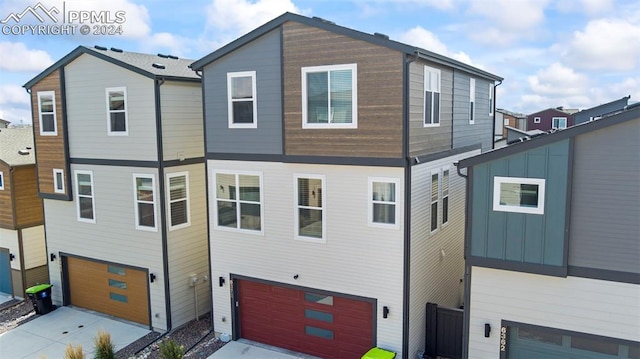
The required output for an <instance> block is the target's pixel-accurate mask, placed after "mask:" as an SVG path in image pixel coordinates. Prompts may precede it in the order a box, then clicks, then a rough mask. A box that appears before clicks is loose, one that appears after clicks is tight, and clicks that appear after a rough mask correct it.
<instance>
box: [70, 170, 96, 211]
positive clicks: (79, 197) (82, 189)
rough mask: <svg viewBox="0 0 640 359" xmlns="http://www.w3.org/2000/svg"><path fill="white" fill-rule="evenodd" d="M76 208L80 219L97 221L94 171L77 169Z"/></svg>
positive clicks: (75, 172)
mask: <svg viewBox="0 0 640 359" xmlns="http://www.w3.org/2000/svg"><path fill="white" fill-rule="evenodd" d="M74 174H75V178H76V209H77V211H78V221H80V222H87V223H96V208H95V198H94V191H93V171H84V170H76V171H74Z"/></svg>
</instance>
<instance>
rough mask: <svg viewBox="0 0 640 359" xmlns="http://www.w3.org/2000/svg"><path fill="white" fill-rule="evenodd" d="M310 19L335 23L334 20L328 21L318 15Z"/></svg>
mask: <svg viewBox="0 0 640 359" xmlns="http://www.w3.org/2000/svg"><path fill="white" fill-rule="evenodd" d="M312 19H314V20H318V21H322V22H325V23H327V24H331V25H335V24H336V23H335V22H333V21H329V20H326V19H323V18H321V17H318V16H314V17H312Z"/></svg>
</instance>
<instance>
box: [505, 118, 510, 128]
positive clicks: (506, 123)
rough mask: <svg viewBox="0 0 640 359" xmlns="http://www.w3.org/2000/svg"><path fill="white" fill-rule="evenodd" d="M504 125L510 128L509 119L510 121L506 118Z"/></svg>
mask: <svg viewBox="0 0 640 359" xmlns="http://www.w3.org/2000/svg"><path fill="white" fill-rule="evenodd" d="M504 125H505V126H509V119H508V118H505V119H504Z"/></svg>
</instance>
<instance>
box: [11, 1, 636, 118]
mask: <svg viewBox="0 0 640 359" xmlns="http://www.w3.org/2000/svg"><path fill="white" fill-rule="evenodd" d="M37 3H38V1H37V0H3V1H2V2H1V3H0V20H4V19H5V18H6V17H7V16H9V15H10V14H11V13H14V14H17V13H20V12H22V11H23V10H25V9H26V8H27V7H28V6H35V5H36V4H37ZM40 3H42V5H43V6H44V8H46V9H52V7H56V8H57V9H58V10H62V9H63V8H64V9H65V11H67V12H68V11H87V12H90V11H94V12H103V15H105V14H106V13H104V12H108V15H107V17H106V18H107V19H111V20H113V19H114V18H115V14H116V12H117V11H124V16H123V17H124V22H123V23H122V24H121V25H122V32H123V33H122V34H121V35H104V36H98V35H80V34H79V33H76V34H75V35H33V34H31V33H19V34H11V33H10V34H5V32H12V31H13V32H17V31H18V30H19V29H18V30H16V29H17V28H15V27H12V28H11V27H10V28H3V29H2V30H3V31H2V33H0V118H3V119H5V120H8V121H11V122H14V123H17V124H19V123H21V122H22V123H30V122H31V115H30V108H29V102H28V101H29V97H28V95H27V93H26V92H25V91H24V89H23V88H21V86H22V85H23V84H24V83H25V82H27V81H28V80H30V79H31V78H33V77H34V76H35V75H37V74H38V73H40V72H41V71H42V70H44V69H45V68H46V67H48V66H49V65H51V64H52V63H53V62H55V61H57V60H58V59H60V58H61V57H63V56H64V55H65V54H67V53H68V52H70V51H72V50H73V49H74V48H75V47H77V46H78V45H87V46H93V45H102V46H109V47H111V46H113V47H118V48H122V49H124V50H126V51H137V52H148V53H170V54H173V55H177V56H180V57H186V58H191V59H194V60H196V59H199V58H201V57H203V56H205V55H207V54H208V53H210V52H212V51H214V50H216V49H217V48H219V47H220V46H223V45H225V44H226V43H228V42H230V41H232V40H234V39H235V38H237V37H239V36H241V35H243V34H245V33H247V32H249V31H251V30H252V29H254V28H256V27H258V26H260V25H262V24H264V23H265V22H267V21H269V20H271V19H273V18H275V17H277V16H279V15H281V14H282V13H284V12H286V11H290V12H294V13H298V14H302V15H305V16H319V17H322V18H325V19H327V20H330V21H333V22H335V23H336V24H338V25H342V26H346V27H350V28H353V29H356V30H359V31H363V32H368V33H373V32H380V33H384V34H387V35H389V36H390V37H391V39H394V40H397V41H401V42H404V43H407V44H411V45H415V46H419V47H422V48H425V49H428V50H431V51H434V52H437V53H440V54H443V55H445V56H449V57H453V58H455V59H457V60H460V61H463V62H466V63H469V64H471V65H474V66H477V67H479V68H482V69H484V70H486V71H489V72H492V73H494V74H496V75H499V76H501V77H504V79H505V80H504V83H503V84H502V85H501V86H500V87H498V91H497V106H498V107H500V108H504V109H507V110H511V111H516V112H523V113H525V114H526V113H533V112H536V111H538V110H542V109H545V108H548V107H557V106H564V107H566V108H581V109H584V108H588V107H592V106H595V105H598V104H601V103H605V102H609V101H611V100H614V99H618V98H621V97H623V96H627V95H631V102H637V101H640V2H638V1H633V0H629V1H626V0H619V1H614V0H558V1H551V0H355V1H347V0H344V1H339V0H327V1H317V0H315V1H311V0H304V1H299V0H190V1H166V0H110V1H109V2H106V1H93V0H67V1H63V0H41V1H40ZM61 12H62V11H61ZM45 20H46V21H45V24H46V25H53V24H54V23H53V21H52V20H49V19H45ZM26 23H31V24H39V22H37V20H36V19H35V17H33V16H32V14H27V15H25V17H24V18H23V19H22V20H21V22H20V24H21V25H23V24H26ZM59 23H60V24H61V23H62V22H61V21H59ZM85 24H89V25H90V26H93V24H91V23H88V22H87V23H85ZM7 25H8V26H12V25H16V23H15V21H13V20H9V22H7V23H6V24H0V27H2V26H7ZM78 25H79V24H78Z"/></svg>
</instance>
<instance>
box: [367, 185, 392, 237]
mask: <svg viewBox="0 0 640 359" xmlns="http://www.w3.org/2000/svg"><path fill="white" fill-rule="evenodd" d="M397 190H398V180H396V179H385V178H370V179H369V196H370V197H369V199H370V201H369V223H370V224H373V225H382V226H388V225H390V226H392V227H397V224H398V223H397V218H398V206H397V203H396V198H397V196H398V192H397Z"/></svg>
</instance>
